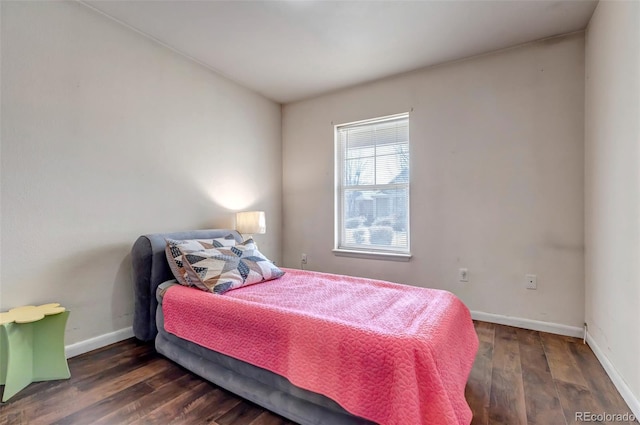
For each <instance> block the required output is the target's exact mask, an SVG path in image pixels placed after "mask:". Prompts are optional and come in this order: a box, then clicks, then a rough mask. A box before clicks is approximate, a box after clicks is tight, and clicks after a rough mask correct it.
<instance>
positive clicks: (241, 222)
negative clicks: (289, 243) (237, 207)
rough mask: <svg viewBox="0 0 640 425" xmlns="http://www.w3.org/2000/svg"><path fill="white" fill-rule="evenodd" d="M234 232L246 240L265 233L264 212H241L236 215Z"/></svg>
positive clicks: (265, 221)
mask: <svg viewBox="0 0 640 425" xmlns="http://www.w3.org/2000/svg"><path fill="white" fill-rule="evenodd" d="M236 230H237V231H238V233H240V234H241V235H242V237H243V238H244V237H245V236H246V239H249V238H251V237H252V236H253V235H262V234H264V233H267V220H266V218H265V214H264V211H243V212H239V213H236Z"/></svg>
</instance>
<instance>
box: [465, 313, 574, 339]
mask: <svg viewBox="0 0 640 425" xmlns="http://www.w3.org/2000/svg"><path fill="white" fill-rule="evenodd" d="M471 317H473V319H474V320H480V321H482V322H489V323H497V324H499V325H507V326H514V327H516V328H523V329H531V330H532V331H541V332H548V333H552V334H558V335H566V336H573V337H576V338H582V336H583V332H584V331H583V330H582V328H579V327H577V326H568V325H561V324H559V323H552V322H542V321H540V320H531V319H523V318H521V317H512V316H503V315H501V314H492V313H484V312H482V311H472V312H471Z"/></svg>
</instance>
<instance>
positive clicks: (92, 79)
mask: <svg viewBox="0 0 640 425" xmlns="http://www.w3.org/2000/svg"><path fill="white" fill-rule="evenodd" d="M1 3H2V46H1V47H2V50H1V52H2V58H1V59H2V69H1V71H2V74H1V75H2V85H1V90H2V122H1V125H2V133H1V137H2V147H1V148H2V149H1V161H2V162H1V165H2V169H1V177H2V186H1V188H2V197H1V201H2V245H1V246H2V271H1V276H0V278H1V281H0V284H1V286H0V301H1V302H0V307H1V309H3V310H4V309H7V308H10V307H15V306H18V305H22V304H31V303H45V302H52V301H57V302H60V303H62V304H63V305H64V306H66V307H68V308H69V309H70V310H71V316H70V319H69V324H68V326H67V339H66V342H67V343H68V344H70V343H74V342H77V341H82V340H84V339H87V338H90V337H95V336H97V335H101V334H105V333H107V332H111V331H114V330H118V329H121V328H125V327H127V326H130V325H131V323H132V313H133V289H132V284H131V277H130V274H131V264H130V258H129V251H130V248H131V245H132V244H133V242H134V241H135V239H136V238H137V237H138V236H139V235H141V234H144V233H150V232H166V231H177V230H187V229H196V228H209V227H228V226H233V217H234V215H233V213H232V211H235V210H243V209H253V208H257V209H263V210H265V211H266V212H267V226H268V229H267V231H268V234H266V235H263V236H260V238H259V239H258V240H259V241H260V244H261V248H262V250H263V251H265V254H266V255H268V256H270V257H272V258H273V259H275V260H277V261H279V260H280V247H281V241H280V235H281V229H280V215H281V188H282V186H281V179H282V178H281V161H282V160H281V130H280V128H281V127H280V126H281V124H280V123H281V113H280V106H279V105H278V104H276V103H274V102H271V101H269V100H267V99H265V98H263V97H261V96H259V95H257V94H255V93H253V92H250V91H248V90H247V89H245V88H242V87H240V86H238V85H236V84H234V83H231V82H229V81H228V80H226V79H224V78H222V77H220V76H218V75H216V74H215V73H213V72H211V71H210V70H207V69H205V68H203V67H201V66H199V65H197V64H194V63H193V62H191V61H189V60H187V59H185V58H183V57H181V56H179V55H177V54H176V53H174V52H172V51H170V50H168V49H166V48H165V47H162V46H160V45H158V44H156V43H155V42H153V41H151V40H149V39H147V38H145V37H143V36H141V35H140V34H138V33H136V32H134V31H132V30H129V29H127V28H125V27H123V26H121V25H120V24H118V23H115V22H113V21H111V20H109V19H107V18H105V17H104V16H102V15H100V14H98V13H96V12H95V11H93V10H91V9H89V8H87V7H85V6H83V5H81V4H78V3H76V2H7V1H3V2H1Z"/></svg>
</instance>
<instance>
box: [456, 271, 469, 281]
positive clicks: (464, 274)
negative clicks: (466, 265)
mask: <svg viewBox="0 0 640 425" xmlns="http://www.w3.org/2000/svg"><path fill="white" fill-rule="evenodd" d="M458 280H459V281H460V282H469V272H468V271H467V269H458Z"/></svg>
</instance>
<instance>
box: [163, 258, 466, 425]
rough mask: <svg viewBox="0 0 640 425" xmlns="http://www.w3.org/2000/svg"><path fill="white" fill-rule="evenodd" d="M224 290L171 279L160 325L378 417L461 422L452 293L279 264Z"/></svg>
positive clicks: (459, 332)
mask: <svg viewBox="0 0 640 425" xmlns="http://www.w3.org/2000/svg"><path fill="white" fill-rule="evenodd" d="M286 272H287V273H286V274H285V275H284V276H283V277H282V278H280V279H277V280H273V281H270V282H264V283H261V284H257V285H253V286H247V287H243V288H240V289H236V290H234V291H229V292H228V293H227V294H225V295H214V294H209V293H206V292H203V291H200V290H198V289H194V288H187V287H184V286H180V285H176V286H173V287H171V288H170V289H169V290H168V291H167V293H166V294H165V296H164V300H163V312H164V316H165V329H166V330H167V331H168V332H170V333H172V334H175V335H177V336H179V337H181V338H183V339H186V340H189V341H191V342H195V343H197V344H199V345H202V346H204V347H207V348H209V349H212V350H215V351H218V352H221V353H223V354H226V355H229V356H232V357H235V358H238V359H240V360H243V361H245V362H248V363H251V364H253V365H256V366H259V367H262V368H264V369H268V370H270V371H272V372H275V373H277V374H279V375H282V376H284V377H286V378H288V379H289V381H291V382H292V383H293V384H295V385H297V386H299V387H301V388H305V389H307V390H310V391H314V392H317V393H320V394H324V395H326V396H327V397H329V398H331V399H333V400H335V401H336V402H338V403H339V404H340V405H341V406H342V407H343V408H344V409H345V410H347V411H349V412H351V413H353V414H355V415H357V416H361V417H363V418H366V419H369V420H371V421H374V422H377V423H379V424H385V425H387V424H389V425H391V424H394V425H413V424H415V425H419V424H422V425H427V424H429V425H448V424H469V423H470V422H471V417H472V414H471V410H470V409H469V406H468V405H467V403H466V401H465V398H464V388H465V384H466V382H467V378H468V376H469V372H470V371H471V367H472V365H473V361H474V358H475V354H476V351H477V348H478V339H477V336H476V333H475V330H474V327H473V323H472V321H471V317H470V314H469V310H468V309H467V307H466V306H465V305H464V304H463V303H462V302H461V301H460V300H459V299H458V298H457V297H456V296H454V295H453V294H451V293H449V292H446V291H440V290H434V289H424V288H417V287H413V286H406V285H399V284H394V283H389V282H383V281H376V280H370V279H362V278H352V277H345V276H338V275H331V274H324V273H315V272H306V271H300V270H292V269H286Z"/></svg>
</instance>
